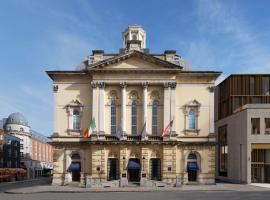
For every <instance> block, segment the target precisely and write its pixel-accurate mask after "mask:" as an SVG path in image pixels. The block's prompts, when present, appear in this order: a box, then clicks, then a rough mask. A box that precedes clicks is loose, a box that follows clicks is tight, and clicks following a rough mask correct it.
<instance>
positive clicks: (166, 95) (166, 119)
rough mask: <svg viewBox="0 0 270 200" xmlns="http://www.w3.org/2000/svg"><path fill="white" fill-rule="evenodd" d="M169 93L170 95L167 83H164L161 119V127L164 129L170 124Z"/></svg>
mask: <svg viewBox="0 0 270 200" xmlns="http://www.w3.org/2000/svg"><path fill="white" fill-rule="evenodd" d="M170 93H171V88H170V87H169V83H168V82H166V83H164V102H163V104H164V111H163V112H164V114H163V115H164V118H163V120H164V121H163V127H164V129H165V128H166V127H167V126H168V124H169V123H170V100H171V98H170Z"/></svg>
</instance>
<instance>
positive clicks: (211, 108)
mask: <svg viewBox="0 0 270 200" xmlns="http://www.w3.org/2000/svg"><path fill="white" fill-rule="evenodd" d="M214 90H215V87H214V86H210V87H209V92H210V97H209V98H210V100H209V133H215V125H214V121H215V119H214V115H215V113H214V107H215V104H214V98H215V97H214Z"/></svg>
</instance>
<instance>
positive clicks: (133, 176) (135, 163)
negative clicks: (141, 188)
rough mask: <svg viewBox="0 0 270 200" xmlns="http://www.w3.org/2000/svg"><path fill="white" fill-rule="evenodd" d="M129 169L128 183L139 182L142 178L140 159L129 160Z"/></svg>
mask: <svg viewBox="0 0 270 200" xmlns="http://www.w3.org/2000/svg"><path fill="white" fill-rule="evenodd" d="M127 168H128V181H130V182H139V181H140V178H141V174H140V172H141V165H140V159H138V158H131V159H129V161H128V166H127Z"/></svg>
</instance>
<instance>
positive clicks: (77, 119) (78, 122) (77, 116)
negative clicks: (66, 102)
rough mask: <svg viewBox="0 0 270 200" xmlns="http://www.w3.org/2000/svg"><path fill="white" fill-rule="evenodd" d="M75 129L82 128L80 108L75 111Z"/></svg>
mask: <svg viewBox="0 0 270 200" xmlns="http://www.w3.org/2000/svg"><path fill="white" fill-rule="evenodd" d="M73 129H74V130H80V129H81V119H80V113H79V111H78V110H74V111H73Z"/></svg>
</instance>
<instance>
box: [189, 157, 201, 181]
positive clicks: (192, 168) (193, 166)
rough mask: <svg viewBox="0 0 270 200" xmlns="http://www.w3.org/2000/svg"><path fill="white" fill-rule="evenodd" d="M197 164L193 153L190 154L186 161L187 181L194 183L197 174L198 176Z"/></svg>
mask: <svg viewBox="0 0 270 200" xmlns="http://www.w3.org/2000/svg"><path fill="white" fill-rule="evenodd" d="M198 170H199V167H198V164H197V156H196V154H195V153H190V154H189V155H188V159H187V172H188V181H189V182H196V181H197V174H198Z"/></svg>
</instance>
